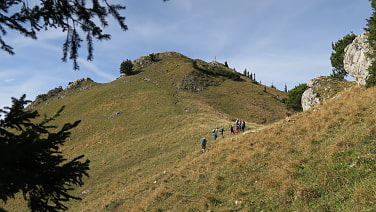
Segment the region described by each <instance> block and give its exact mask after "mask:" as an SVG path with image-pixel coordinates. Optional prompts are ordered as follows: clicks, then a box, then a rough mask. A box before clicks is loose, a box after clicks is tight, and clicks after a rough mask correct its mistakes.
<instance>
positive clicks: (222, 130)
mask: <svg viewBox="0 0 376 212" xmlns="http://www.w3.org/2000/svg"><path fill="white" fill-rule="evenodd" d="M224 131H225V129H223V127H221V128H219V132H220V133H221V136H222V138H224V137H225V136H224V135H223V132H224Z"/></svg>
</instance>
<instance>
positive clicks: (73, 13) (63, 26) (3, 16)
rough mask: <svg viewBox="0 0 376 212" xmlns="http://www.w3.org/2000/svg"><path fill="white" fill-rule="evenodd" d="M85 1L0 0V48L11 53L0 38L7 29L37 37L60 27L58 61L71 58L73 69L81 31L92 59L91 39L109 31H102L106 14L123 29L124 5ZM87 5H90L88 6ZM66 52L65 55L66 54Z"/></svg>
mask: <svg viewBox="0 0 376 212" xmlns="http://www.w3.org/2000/svg"><path fill="white" fill-rule="evenodd" d="M102 2H103V3H100V2H99V1H98V0H91V1H90V3H87V2H86V1H56V0H39V1H30V2H28V1H27V0H2V1H1V3H0V48H1V49H2V50H4V51H6V52H8V53H9V54H14V53H15V52H14V50H13V47H12V46H10V45H9V44H7V43H6V42H5V40H4V38H3V36H5V35H6V34H7V32H8V30H14V31H17V32H19V33H20V34H22V35H24V36H25V37H28V38H32V39H37V32H38V31H40V30H43V29H44V30H48V29H60V30H61V31H62V32H65V33H66V38H65V42H64V44H63V57H62V61H64V62H66V61H67V59H68V58H69V59H70V60H72V61H73V68H74V69H76V70H77V69H79V66H78V64H77V58H78V49H79V48H80V47H81V43H82V41H83V40H82V37H81V36H82V35H81V32H82V34H84V37H85V39H86V43H87V50H88V56H87V59H88V60H92V59H93V49H94V48H93V39H97V40H100V41H102V40H108V39H110V34H106V33H104V32H103V30H104V28H105V27H107V26H108V25H109V23H108V20H107V18H108V16H112V17H114V18H115V20H116V21H117V22H118V23H119V25H120V27H121V29H122V30H124V31H125V30H127V29H128V28H127V25H125V23H124V20H125V17H123V16H121V15H120V13H119V12H120V11H121V10H124V9H125V6H122V5H120V4H110V3H109V2H108V0H103V1H102ZM88 5H90V6H88ZM68 54H69V56H68Z"/></svg>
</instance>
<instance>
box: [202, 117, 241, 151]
mask: <svg viewBox="0 0 376 212" xmlns="http://www.w3.org/2000/svg"><path fill="white" fill-rule="evenodd" d="M229 130H230V134H233V135H235V134H238V133H239V132H240V131H242V132H244V130H245V121H241V120H238V119H237V120H236V121H235V126H234V125H231V126H230V128H229ZM224 132H225V129H224V128H223V127H221V128H218V127H217V128H216V129H213V131H212V136H213V138H214V140H217V138H218V134H219V133H220V135H221V136H222V138H224V137H225V136H224ZM206 143H207V140H206V138H205V137H204V138H201V149H202V153H205V152H206Z"/></svg>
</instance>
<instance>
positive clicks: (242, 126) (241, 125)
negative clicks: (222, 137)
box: [240, 121, 245, 132]
mask: <svg viewBox="0 0 376 212" xmlns="http://www.w3.org/2000/svg"><path fill="white" fill-rule="evenodd" d="M240 128H241V129H242V131H243V132H244V130H245V121H242V122H241V123H240Z"/></svg>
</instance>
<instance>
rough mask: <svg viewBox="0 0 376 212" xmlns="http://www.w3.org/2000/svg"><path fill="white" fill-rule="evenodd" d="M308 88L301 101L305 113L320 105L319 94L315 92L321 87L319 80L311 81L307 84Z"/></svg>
mask: <svg viewBox="0 0 376 212" xmlns="http://www.w3.org/2000/svg"><path fill="white" fill-rule="evenodd" d="M307 86H308V88H307V89H306V90H305V91H304V93H303V95H302V100H301V102H302V108H303V111H305V110H308V109H309V108H311V107H313V106H315V105H317V104H319V103H320V98H319V96H318V93H316V92H315V90H317V88H318V86H320V83H319V82H318V80H317V78H315V79H311V80H309V81H308V82H307Z"/></svg>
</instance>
